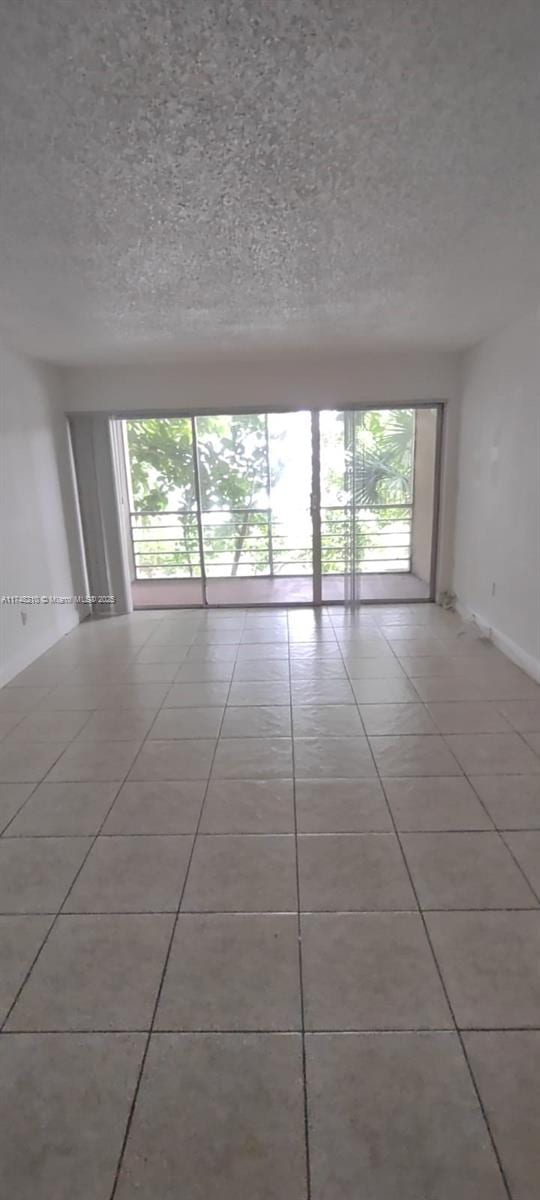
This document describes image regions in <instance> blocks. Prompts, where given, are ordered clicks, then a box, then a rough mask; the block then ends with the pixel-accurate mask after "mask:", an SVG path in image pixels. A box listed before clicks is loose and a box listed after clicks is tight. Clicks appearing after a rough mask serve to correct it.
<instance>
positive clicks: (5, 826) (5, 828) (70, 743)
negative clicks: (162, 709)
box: [0, 621, 161, 1028]
mask: <svg viewBox="0 0 540 1200" xmlns="http://www.w3.org/2000/svg"><path fill="white" fill-rule="evenodd" d="M159 624H161V622H159V621H156V625H159ZM82 625H84V621H81V622H79V625H77V626H76V627H75V629H73V630H71V631H70V634H68V635H67V637H70V636H71V634H74V633H77V632H78V631H79V629H81V627H82ZM151 636H152V634H151V633H149V634H148V638H147V639H146V641H144V642H143V643H142V646H140V647H138V651H139V650H140V649H142V647H143V646H145V645H146V642H147V641H148V640H149V638H150V637H151ZM48 653H49V651H45V654H48ZM42 657H44V655H40V658H42ZM133 661H136V660H135V659H134V660H133ZM36 662H39V658H38V659H36ZM32 665H33V664H32ZM70 670H71V668H70ZM15 678H16V677H15ZM7 686H9V685H7ZM14 686H16V685H14ZM63 686H66V685H65V684H55V685H53V687H52V688H51V689H50V691H51V692H54V690H55V687H63ZM67 686H69V685H67ZM2 690H3V689H2ZM46 698H47V697H46ZM41 711H42V710H41V705H36V707H35V708H32V709H31V710H30V712H29V713H25V714H23V717H22V720H24V719H25V717H27V716H31V715H32V714H34V713H37V712H41ZM51 711H58V712H61V711H63V710H62V709H58V710H56V709H55V710H51ZM68 711H69V710H68ZM80 711H83V712H85V711H86V710H85V709H82V710H80ZM97 711H98V710H97V709H93V710H92V709H89V710H88V716H87V719H86V721H84V722H83V724H82V726H81V729H79V730H78V732H77V733H75V734H74V735H73V737H72V738H71V740H70V741H69V742H68V743H67V745H66V746H64V749H63V750H62V751H61V753H60V754H59V755H58V758H56V759H55V761H54V762H53V763H51V766H50V767H49V769H48V771H47V773H46V775H44V776H43V779H39V780H38V781H37V783H35V784H34V787H33V788H32V790H31V792H30V794H29V795H28V796H27V797H26V800H23V802H22V804H21V805H20V807H19V808H18V809H17V812H15V813H13V816H12V817H10V819H9V821H8V822H7V824H6V825H4V827H3V829H2V830H0V837H4V834H5V833H6V830H8V829H9V827H10V825H12V823H13V821H15V819H16V818H17V817H18V816H19V814H20V813H22V811H23V808H25V807H26V805H27V804H28V802H29V800H31V799H32V796H33V795H34V793H35V792H36V791H37V789H38V787H41V784H42V783H46V782H47V777H48V775H49V774H50V772H51V771H52V769H53V767H55V766H56V764H57V762H58V761H59V760H60V758H61V757H62V754H64V753H65V751H66V750H68V749H69V747H70V746H72V745H73V743H74V742H75V741H76V739H77V738H78V736H79V733H82V731H83V729H85V728H86V726H87V725H88V723H89V721H90V720H91V718H92V716H93V715H94V713H95V712H97ZM19 724H20V722H19ZM3 740H5V739H3ZM126 740H131V739H126ZM51 741H54V739H53V738H51ZM45 744H46V743H45ZM129 770H131V767H130V768H129ZM128 773H129V772H127V773H126V776H124V779H123V780H121V781H120V783H119V784H118V788H117V790H116V793H115V796H114V800H116V797H117V795H118V792H119V791H120V788H121V787H122V785H123V783H124V782H125V779H126V778H127V774H128ZM22 782H24V780H23V781H22ZM28 782H32V781H31V780H29V781H28ZM65 782H67V783H69V782H70V780H66V781H65ZM72 782H75V780H73V781H72ZM76 782H77V783H81V782H84V780H77V781H76ZM110 782H112V783H116V780H111V781H110ZM114 800H113V804H114ZM109 811H110V810H109ZM108 815H109V813H107V816H108ZM98 832H99V831H98ZM51 836H54V834H52V835H51ZM74 836H77V835H74ZM96 836H97V835H96ZM91 848H92V847H90V849H91ZM74 882H75V881H74ZM0 1028H1V1027H0Z"/></svg>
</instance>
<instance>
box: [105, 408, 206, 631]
mask: <svg viewBox="0 0 540 1200" xmlns="http://www.w3.org/2000/svg"><path fill="white" fill-rule="evenodd" d="M124 429H125V443H126V473H127V478H128V493H129V501H130V502H129V508H130V531H131V539H132V551H133V578H134V583H133V599H134V604H135V607H137V608H140V607H161V606H163V605H166V606H176V605H183V604H188V605H189V604H201V603H202V598H203V597H202V582H201V576H202V572H201V559H200V553H199V535H198V522H197V501H196V493H195V472H194V465H193V443H192V429H191V419H190V418H189V417H174V418H161V417H160V418H151V419H150V418H143V419H141V420H136V421H125V422H124Z"/></svg>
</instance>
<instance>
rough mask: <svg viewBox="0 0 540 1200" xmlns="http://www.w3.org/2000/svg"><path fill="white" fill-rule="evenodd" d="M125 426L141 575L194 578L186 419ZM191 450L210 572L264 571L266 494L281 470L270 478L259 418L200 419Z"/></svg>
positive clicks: (197, 565) (262, 420)
mask: <svg viewBox="0 0 540 1200" xmlns="http://www.w3.org/2000/svg"><path fill="white" fill-rule="evenodd" d="M126 424H127V440H128V451H129V462H130V472H131V481H132V492H133V501H134V507H135V512H136V513H137V514H140V516H137V517H136V526H137V529H138V532H137V534H136V541H137V543H138V544H139V543H140V550H139V546H137V550H138V555H137V557H138V565H139V574H140V575H143V576H144V575H150V576H152V575H157V574H160V575H161V574H167V575H179V576H180V575H185V574H187V575H190V576H192V575H195V576H197V575H199V574H200V561H199V545H198V526H197V520H196V487H195V472H194V465H193V444H192V427H191V420H190V419H189V418H185V417H179V418H170V419H169V418H167V419H163V418H156V419H147V418H145V419H143V420H138V421H128V422H127V423H126ZM197 448H198V469H199V483H200V492H201V501H202V509H203V538H204V553H205V562H206V564H207V568H208V570H209V573H210V574H216V575H219V574H225V575H231V574H232V575H236V574H237V572H238V570H239V568H240V566H241V565H242V566H243V567H245V568H249V571H250V573H254V574H256V573H258V572H260V571H267V570H268V567H269V546H270V544H271V537H270V520H269V513H268V507H269V499H268V492H269V488H270V487H271V484H272V482H275V479H276V477H277V474H278V472H279V466H278V467H274V470H273V472H272V471H271V468H270V461H269V451H268V437H267V425H266V419H265V417H264V415H259V414H249V415H247V416H246V415H244V414H236V415H232V416H220V415H216V416H207V417H199V418H197ZM254 510H255V511H254ZM175 527H176V528H177V529H178V534H179V536H178V537H176V536H175ZM160 531H162V534H161V536H160ZM171 533H172V535H173V536H171Z"/></svg>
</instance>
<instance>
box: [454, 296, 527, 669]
mask: <svg viewBox="0 0 540 1200" xmlns="http://www.w3.org/2000/svg"><path fill="white" fill-rule="evenodd" d="M454 589H455V591H456V592H457V595H458V600H459V604H460V607H461V608H462V610H463V611H464V612H466V613H468V614H471V613H472V614H474V615H475V616H476V617H477V619H478V621H479V623H480V624H481V625H484V626H486V627H487V628H490V629H492V630H493V635H494V640H496V641H498V642H499V643H500V645H501V648H502V649H505V650H506V651H507V652H509V653H510V654H511V655H512V657H514V658H515V659H516V661H519V662H521V664H522V665H523V666H525V667H526V668H527V669H529V670H530V671H532V672H533V673H535V674H536V675H537V677H538V678H540V312H536V313H534V314H531V315H530V316H528V317H526V318H524V319H523V320H522V321H520V322H519V323H518V324H516V325H513V326H512V327H510V328H508V329H506V330H504V331H503V332H502V333H500V334H499V335H498V336H497V337H492V338H489V339H487V340H486V341H484V342H482V343H481V344H480V345H479V346H478V347H476V348H475V349H474V350H471V351H469V353H468V354H467V355H466V357H465V360H464V376H463V396H462V418H461V430H460V448H459V489H458V504H457V520H456V538H455V569H454Z"/></svg>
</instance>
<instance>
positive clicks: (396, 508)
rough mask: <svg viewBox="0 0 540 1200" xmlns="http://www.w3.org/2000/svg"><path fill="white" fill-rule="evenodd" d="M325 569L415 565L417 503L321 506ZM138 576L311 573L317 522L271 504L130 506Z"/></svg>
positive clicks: (389, 568) (398, 568)
mask: <svg viewBox="0 0 540 1200" xmlns="http://www.w3.org/2000/svg"><path fill="white" fill-rule="evenodd" d="M320 522H321V571H322V574H323V575H343V574H346V573H347V571H350V570H351V568H352V566H353V565H354V567H355V569H356V570H362V571H370V572H373V571H377V572H391V571H410V569H411V531H412V504H379V505H373V506H370V507H369V508H358V507H357V508H356V509H355V510H354V512H353V509H352V507H351V506H347V505H326V506H324V507H322V508H321V509H320ZM130 526H131V540H132V549H133V563H134V568H135V578H136V579H137V580H139V579H167V578H175V579H189V578H200V577H201V574H202V569H201V568H202V563H201V542H202V556H203V557H204V572H205V574H206V577H207V578H209V579H210V578H231V577H240V576H247V577H250V576H251V577H252V576H267V577H270V578H271V577H273V576H276V575H281V576H297V575H312V574H313V554H312V521H311V515H310V513H309V512H308V511H307V510H306V511H305V512H302V511H299V512H296V511H295V512H293V515H292V516H291V519H290V521H284V520H282V519H279V518H277V517H276V515H275V514H273V512H272V510H271V509H269V508H258V509H255V508H249V509H248V508H237V509H211V510H205V511H204V512H202V513H201V517H200V520H199V516H198V514H197V512H194V511H190V510H183V511H176V512H169V511H165V512H164V511H163V510H160V511H157V510H153V511H151V512H148V511H147V512H131V513H130Z"/></svg>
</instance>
